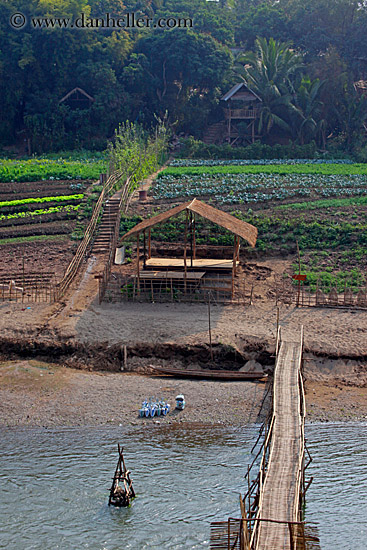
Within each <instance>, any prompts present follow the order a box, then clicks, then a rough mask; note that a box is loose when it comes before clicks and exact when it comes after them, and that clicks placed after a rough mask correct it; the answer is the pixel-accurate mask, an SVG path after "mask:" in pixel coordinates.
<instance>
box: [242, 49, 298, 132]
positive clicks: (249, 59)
mask: <svg viewBox="0 0 367 550" xmlns="http://www.w3.org/2000/svg"><path fill="white" fill-rule="evenodd" d="M242 61H243V62H244V63H245V66H244V74H243V79H244V80H245V82H246V84H247V86H248V87H249V88H250V89H251V90H252V91H253V92H255V93H256V94H257V95H258V96H259V97H260V98H261V101H262V106H261V112H260V119H259V132H260V133H261V132H265V133H266V134H269V133H270V131H271V129H272V128H273V126H278V128H281V129H282V130H284V131H286V132H290V131H291V126H290V118H291V115H292V113H294V112H295V111H296V110H297V108H296V107H295V105H294V104H293V103H292V99H293V95H294V93H295V89H294V83H293V80H294V75H295V74H296V72H297V71H298V70H299V69H300V68H301V67H302V58H301V56H300V55H299V54H297V53H296V52H294V51H292V50H291V49H290V47H289V45H288V44H286V43H282V42H278V41H276V40H274V39H273V38H270V39H269V41H268V40H266V38H257V39H256V51H255V52H254V53H250V54H248V55H246V56H244V57H243V58H242Z"/></svg>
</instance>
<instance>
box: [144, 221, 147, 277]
mask: <svg viewBox="0 0 367 550" xmlns="http://www.w3.org/2000/svg"><path fill="white" fill-rule="evenodd" d="M143 235H144V256H143V266H144V269H145V268H146V261H147V243H146V237H145V229H144V233H143Z"/></svg>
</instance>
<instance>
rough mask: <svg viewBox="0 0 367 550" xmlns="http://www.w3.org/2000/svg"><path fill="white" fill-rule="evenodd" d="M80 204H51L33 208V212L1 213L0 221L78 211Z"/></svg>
mask: <svg viewBox="0 0 367 550" xmlns="http://www.w3.org/2000/svg"><path fill="white" fill-rule="evenodd" d="M79 207H80V204H77V205H72V204H68V205H66V206H51V207H50V208H46V209H40V210H32V211H31V212H16V213H15V214H1V215H0V221H2V220H16V219H19V218H28V217H34V216H43V215H44V214H54V213H56V212H77V211H78V209H79Z"/></svg>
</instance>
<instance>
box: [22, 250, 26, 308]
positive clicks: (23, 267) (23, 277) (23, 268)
mask: <svg viewBox="0 0 367 550" xmlns="http://www.w3.org/2000/svg"><path fill="white" fill-rule="evenodd" d="M24 262H25V258H24V252H23V266H22V272H23V275H22V287H23V292H22V304H23V302H24V279H25V273H24V270H25V265H24Z"/></svg>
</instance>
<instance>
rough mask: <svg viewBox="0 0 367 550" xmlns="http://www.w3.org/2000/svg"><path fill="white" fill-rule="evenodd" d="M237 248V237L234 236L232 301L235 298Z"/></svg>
mask: <svg viewBox="0 0 367 550" xmlns="http://www.w3.org/2000/svg"><path fill="white" fill-rule="evenodd" d="M236 246H237V235H235V236H234V242H233V264H232V300H233V296H234V278H235V275H236Z"/></svg>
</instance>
